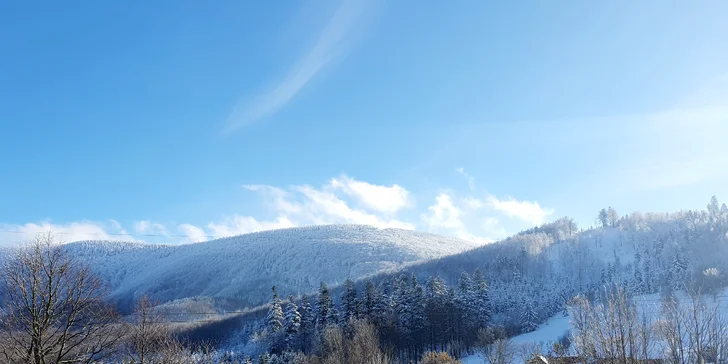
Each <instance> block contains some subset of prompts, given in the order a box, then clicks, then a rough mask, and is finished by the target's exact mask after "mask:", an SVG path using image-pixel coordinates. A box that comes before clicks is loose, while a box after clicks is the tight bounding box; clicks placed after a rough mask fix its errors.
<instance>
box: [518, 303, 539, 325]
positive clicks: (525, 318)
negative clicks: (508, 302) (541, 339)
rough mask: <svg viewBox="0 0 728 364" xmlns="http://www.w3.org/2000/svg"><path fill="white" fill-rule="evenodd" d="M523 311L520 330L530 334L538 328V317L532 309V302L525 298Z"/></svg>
mask: <svg viewBox="0 0 728 364" xmlns="http://www.w3.org/2000/svg"><path fill="white" fill-rule="evenodd" d="M522 308H523V311H522V313H521V320H520V321H521V329H522V330H523V332H531V331H534V330H536V328H538V315H536V310H535V309H534V307H533V302H532V300H530V299H528V298H526V299H525V300H524V303H523V306H522Z"/></svg>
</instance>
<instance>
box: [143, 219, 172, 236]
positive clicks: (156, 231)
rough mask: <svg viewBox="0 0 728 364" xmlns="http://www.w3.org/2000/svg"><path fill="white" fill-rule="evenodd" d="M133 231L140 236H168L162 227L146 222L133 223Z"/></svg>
mask: <svg viewBox="0 0 728 364" xmlns="http://www.w3.org/2000/svg"><path fill="white" fill-rule="evenodd" d="M134 231H135V232H136V233H137V234H140V235H164V236H166V235H169V232H168V231H167V228H166V227H165V226H164V225H162V224H160V223H156V222H152V221H148V220H142V221H137V222H135V223H134Z"/></svg>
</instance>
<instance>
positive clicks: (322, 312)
mask: <svg viewBox="0 0 728 364" xmlns="http://www.w3.org/2000/svg"><path fill="white" fill-rule="evenodd" d="M316 308H317V312H316V314H317V316H318V317H317V319H318V321H317V325H318V327H319V330H323V329H325V328H326V326H328V325H336V324H337V314H336V311H335V309H334V302H333V300H332V299H331V292H330V291H329V287H328V286H326V283H324V282H321V286H320V287H319V297H318V305H317V307H316Z"/></svg>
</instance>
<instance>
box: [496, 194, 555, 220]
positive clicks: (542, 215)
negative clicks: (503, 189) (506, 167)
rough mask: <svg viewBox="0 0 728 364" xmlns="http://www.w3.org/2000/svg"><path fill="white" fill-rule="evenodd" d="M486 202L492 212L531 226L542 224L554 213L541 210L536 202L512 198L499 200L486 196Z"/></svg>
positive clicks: (548, 210)
mask: <svg viewBox="0 0 728 364" xmlns="http://www.w3.org/2000/svg"><path fill="white" fill-rule="evenodd" d="M486 201H487V204H488V205H489V206H490V207H491V208H493V209H494V210H496V211H499V212H502V213H503V214H505V215H506V216H508V217H515V218H517V219H520V220H522V221H524V222H527V223H530V224H533V225H541V224H543V223H544V222H546V218H547V217H549V216H551V215H553V213H554V210H552V209H545V208H542V207H541V205H539V204H538V202H536V201H533V202H531V201H519V200H516V199H515V198H513V197H508V198H505V199H499V198H497V197H496V196H493V195H488V197H487V199H486Z"/></svg>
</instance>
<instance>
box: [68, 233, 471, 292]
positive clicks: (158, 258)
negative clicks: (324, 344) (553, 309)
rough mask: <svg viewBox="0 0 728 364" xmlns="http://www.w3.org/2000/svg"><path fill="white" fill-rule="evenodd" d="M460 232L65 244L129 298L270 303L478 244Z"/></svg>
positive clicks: (273, 235) (266, 235)
mask: <svg viewBox="0 0 728 364" xmlns="http://www.w3.org/2000/svg"><path fill="white" fill-rule="evenodd" d="M477 246H479V244H477V243H474V242H470V241H465V240H461V239H457V238H451V237H444V236H438V235H433V234H427V233H422V232H416V231H409V230H400V229H378V228H375V227H371V226H364V225H324V226H311V227H302V228H288V229H279V230H272V231H264V232H258V233H252V234H245V235H240V236H234V237H229V238H223V239H217V240H212V241H208V242H204V243H194V244H183V245H155V244H144V243H137V242H110V241H81V242H74V243H68V244H65V245H64V248H65V249H66V250H67V251H68V252H69V253H71V254H72V255H74V256H75V257H77V258H78V259H80V260H82V261H84V262H85V263H87V264H89V265H90V266H91V267H92V268H93V269H94V270H95V271H96V272H98V273H99V274H100V275H101V276H102V277H103V278H104V279H105V280H107V281H108V282H109V284H110V286H111V297H112V298H114V299H115V300H118V301H119V302H120V303H128V302H130V301H131V300H133V299H135V298H137V297H138V296H139V295H141V294H143V293H147V294H149V295H150V296H152V297H153V298H154V299H156V300H159V301H161V302H165V301H169V300H174V299H181V298H187V297H195V296H209V297H218V298H235V299H238V300H240V301H241V303H243V304H246V305H255V304H259V303H262V302H264V301H265V300H266V299H267V297H268V294H269V292H270V287H271V286H272V285H277V286H278V289H279V292H281V294H284V295H288V294H296V293H302V292H309V291H312V290H315V289H316V288H317V287H318V285H319V283H320V282H321V281H325V282H327V283H329V284H338V283H341V282H342V281H343V280H345V279H346V278H352V279H358V278H362V277H366V276H369V275H373V274H377V273H381V272H385V271H392V270H397V269H399V268H401V267H403V266H406V265H407V264H411V263H414V262H419V261H423V260H429V259H433V258H439V257H443V256H446V255H452V254H456V253H460V252H462V251H465V250H468V249H472V248H475V247H477Z"/></svg>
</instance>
